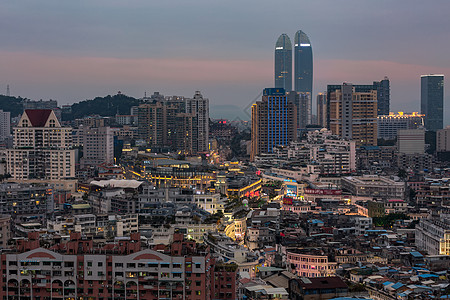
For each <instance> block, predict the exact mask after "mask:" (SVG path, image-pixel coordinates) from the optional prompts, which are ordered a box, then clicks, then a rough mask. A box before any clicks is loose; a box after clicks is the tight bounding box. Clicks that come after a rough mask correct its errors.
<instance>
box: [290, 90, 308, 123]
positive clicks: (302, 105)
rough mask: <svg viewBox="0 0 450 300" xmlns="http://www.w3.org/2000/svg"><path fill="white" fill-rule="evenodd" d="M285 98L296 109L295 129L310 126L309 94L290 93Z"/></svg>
mask: <svg viewBox="0 0 450 300" xmlns="http://www.w3.org/2000/svg"><path fill="white" fill-rule="evenodd" d="M287 98H288V101H290V102H292V103H294V104H295V106H296V108H297V113H296V114H297V128H298V129H305V128H306V125H310V124H311V107H310V106H309V105H310V103H311V101H310V94H309V93H299V92H295V91H291V92H288V93H287Z"/></svg>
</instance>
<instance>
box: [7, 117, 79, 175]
mask: <svg viewBox="0 0 450 300" xmlns="http://www.w3.org/2000/svg"><path fill="white" fill-rule="evenodd" d="M13 132H14V133H13V149H8V150H7V165H8V171H9V174H11V176H12V178H13V179H16V180H32V179H37V180H60V179H65V178H71V177H75V151H74V150H72V128H70V127H62V126H61V124H60V123H59V121H58V119H57V117H56V115H55V113H54V112H53V110H51V109H31V110H25V112H24V113H23V115H22V117H21V118H20V120H19V123H18V125H17V127H14V130H13Z"/></svg>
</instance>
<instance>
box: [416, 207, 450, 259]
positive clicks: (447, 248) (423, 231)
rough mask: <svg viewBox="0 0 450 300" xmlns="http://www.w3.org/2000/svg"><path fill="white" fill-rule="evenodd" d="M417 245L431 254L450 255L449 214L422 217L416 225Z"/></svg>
mask: <svg viewBox="0 0 450 300" xmlns="http://www.w3.org/2000/svg"><path fill="white" fill-rule="evenodd" d="M415 234H416V237H415V241H416V247H417V248H418V249H419V250H421V251H426V252H427V253H428V254H430V255H438V254H443V255H450V223H449V219H448V215H444V216H441V217H432V218H429V219H425V218H421V219H420V221H419V224H417V225H416V231H415Z"/></svg>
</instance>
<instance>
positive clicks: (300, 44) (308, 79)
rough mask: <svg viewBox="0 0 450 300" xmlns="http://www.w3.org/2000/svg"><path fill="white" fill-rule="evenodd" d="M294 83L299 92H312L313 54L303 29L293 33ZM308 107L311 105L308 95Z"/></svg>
mask: <svg viewBox="0 0 450 300" xmlns="http://www.w3.org/2000/svg"><path fill="white" fill-rule="evenodd" d="M294 47H295V48H294V84H295V87H294V89H295V91H296V92H299V93H309V94H310V95H312V94H313V93H312V92H313V54H312V47H311V42H310V41H309V38H308V36H307V35H306V33H304V32H303V31H301V30H299V31H297V32H296V33H295V38H294ZM309 100H310V104H309V107H312V98H311V97H310V99H309Z"/></svg>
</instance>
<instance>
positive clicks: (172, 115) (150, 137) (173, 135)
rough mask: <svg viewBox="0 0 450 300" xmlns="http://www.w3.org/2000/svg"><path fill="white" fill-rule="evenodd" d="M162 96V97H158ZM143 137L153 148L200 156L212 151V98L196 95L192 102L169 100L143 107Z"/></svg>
mask: <svg viewBox="0 0 450 300" xmlns="http://www.w3.org/2000/svg"><path fill="white" fill-rule="evenodd" d="M158 95H159V94H158ZM138 131H139V137H140V138H141V139H144V140H145V141H146V142H147V143H148V145H149V146H150V147H166V148H169V149H173V150H179V151H183V152H185V153H186V154H196V153H198V152H206V151H208V139H209V99H207V98H203V96H202V94H201V93H200V92H198V91H197V92H196V93H195V95H194V97H193V98H192V99H190V98H183V97H167V98H164V97H163V100H161V99H153V100H150V101H149V102H148V103H144V104H141V105H140V106H139V112H138Z"/></svg>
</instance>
